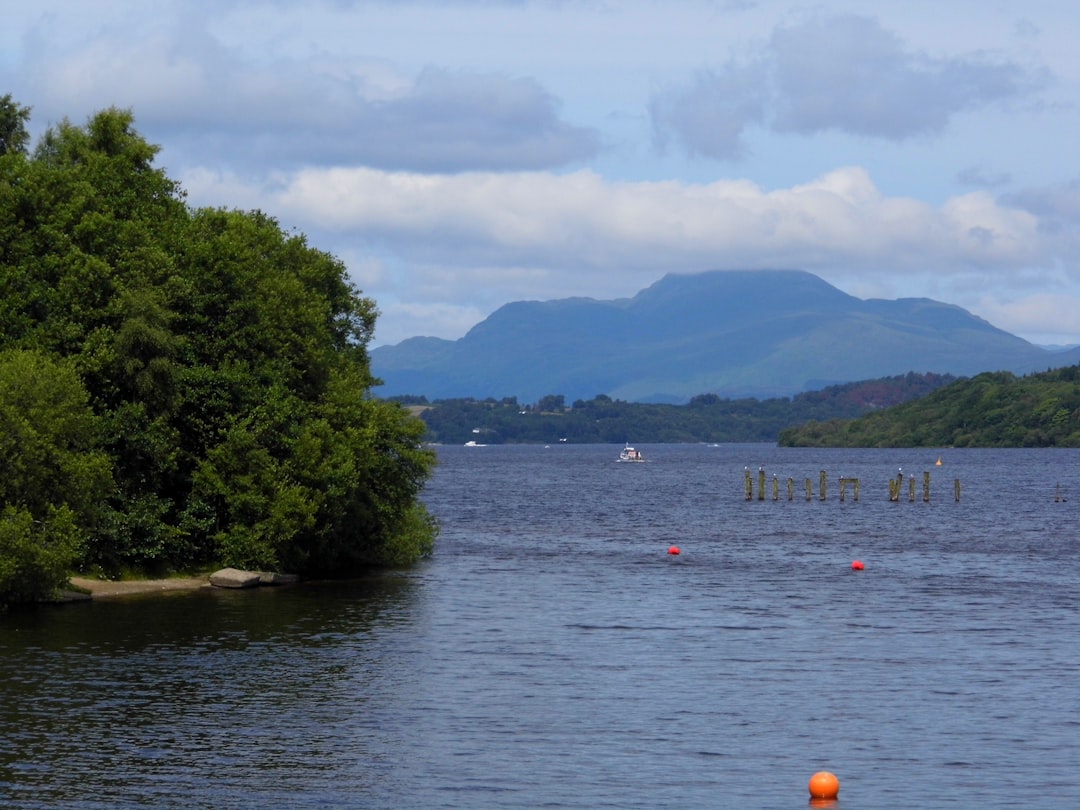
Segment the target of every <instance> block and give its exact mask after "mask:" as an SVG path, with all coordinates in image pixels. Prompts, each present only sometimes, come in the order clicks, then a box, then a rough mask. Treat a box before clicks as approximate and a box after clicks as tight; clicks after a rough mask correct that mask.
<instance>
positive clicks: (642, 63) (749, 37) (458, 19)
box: [0, 0, 1080, 345]
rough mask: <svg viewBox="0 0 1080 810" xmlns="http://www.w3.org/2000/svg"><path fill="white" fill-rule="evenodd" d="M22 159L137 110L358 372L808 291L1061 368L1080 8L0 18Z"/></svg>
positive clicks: (1079, 156) (336, 10)
mask: <svg viewBox="0 0 1080 810" xmlns="http://www.w3.org/2000/svg"><path fill="white" fill-rule="evenodd" d="M0 20H3V24H2V25H0V95H3V94H5V93H10V94H11V95H12V96H13V98H14V100H15V101H16V102H17V103H19V104H22V105H24V106H27V107H30V108H31V110H32V112H31V116H32V117H31V134H32V135H33V136H34V137H35V138H36V137H38V136H40V134H41V133H42V132H44V131H45V130H46V128H47V127H49V126H51V125H55V124H56V123H58V122H60V121H61V120H64V119H67V120H69V121H72V122H74V123H84V122H85V121H86V120H87V118H88V117H89V116H91V115H92V114H93V113H95V112H98V111H100V110H103V109H106V108H109V107H120V108H124V109H130V110H131V111H132V113H133V115H134V117H135V128H136V129H137V130H138V131H139V133H140V134H142V135H143V137H145V138H146V139H147V140H148V141H150V142H151V143H154V144H157V145H158V146H159V147H160V152H159V154H158V159H157V165H158V166H159V167H161V168H163V169H164V170H165V171H166V173H167V174H168V175H169V176H170V177H171V178H173V179H175V180H178V181H179V182H180V183H181V185H182V186H183V188H184V189H185V191H186V193H187V199H188V202H189V203H190V204H191V205H193V206H200V207H201V206H211V207H221V208H229V209H242V210H254V209H258V210H261V211H263V212H265V213H267V214H269V215H271V216H273V217H274V218H275V219H276V220H277V221H278V223H279V224H280V225H281V227H282V228H283V229H284V230H286V231H288V232H295V233H300V234H304V235H305V236H306V238H307V240H308V242H309V244H310V245H311V246H313V247H316V248H318V249H320V250H324V251H327V252H329V253H332V254H333V255H335V256H337V257H338V258H339V259H341V261H342V262H343V263H344V264H345V266H346V267H347V269H348V273H349V276H350V278H351V280H352V281H353V282H354V283H355V284H356V285H357V287H358V288H359V289H360V290H361V291H362V292H363V294H364V295H366V296H368V297H370V298H372V299H374V300H375V302H376V304H377V307H378V309H379V312H380V315H379V319H378V322H377V326H376V332H375V339H374V341H373V344H372V345H382V344H394V343H398V342H400V341H401V340H404V339H406V338H409V337H414V336H418V335H431V336H435V337H442V338H449V339H455V338H459V337H461V336H462V335H464V334H465V333H466V332H467V331H468V330H469V329H470V328H471V327H473V326H475V325H476V324H477V323H479V322H480V321H481V320H483V319H484V318H486V317H487V316H488V315H490V314H491V313H492V312H493V311H495V310H496V309H497V308H498V307H500V306H501V305H503V304H505V303H508V302H511V301H518V300H550V299H557V298H567V297H572V296H587V297H591V298H598V299H612V298H625V297H630V296H633V295H634V294H636V293H637V292H638V291H639V290H641V289H643V288H645V287H647V286H649V285H650V284H652V283H654V282H656V281H658V280H659V279H660V278H662V277H663V276H664V275H666V274H668V273H696V272H702V271H707V270H746V269H770V268H780V269H800V270H807V271H809V272H811V273H814V274H816V275H818V276H820V277H821V278H823V279H825V280H826V281H827V282H829V283H830V284H833V285H835V286H836V287H838V288H840V289H841V290H843V291H845V292H847V293H850V294H851V295H855V296H858V297H859V298H898V297H926V298H933V299H936V300H939V301H944V302H947V303H951V304H956V305H958V306H961V307H963V308H964V309H967V310H968V311H970V312H972V313H974V314H976V315H978V316H980V317H982V318H984V319H985V320H987V321H989V322H990V323H992V324H994V325H995V326H998V327H1000V328H1002V329H1004V330H1006V331H1009V332H1011V333H1013V334H1016V335H1019V336H1021V337H1024V338H1026V339H1028V340H1030V341H1032V342H1035V343H1040V344H1060V345H1068V344H1080V138H1078V134H1080V50H1078V49H1077V48H1076V43H1077V42H1078V41H1080V6H1077V5H1076V3H1075V0H1026V2H1024V3H1018V2H1015V0H948V2H942V0H821V1H820V2H812V3H802V2H786V1H785V0H776V1H774V0H760V1H758V2H755V0H625V2H616V0H443V1H442V2H437V0H392V1H391V0H385V1H384V0H321V1H320V0H308V1H307V2H292V1H291V0H175V1H174V2H170V1H169V0H36V2H35V3H32V4H31V3H26V2H25V1H24V0H0Z"/></svg>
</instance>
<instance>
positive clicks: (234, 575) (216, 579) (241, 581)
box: [210, 568, 262, 588]
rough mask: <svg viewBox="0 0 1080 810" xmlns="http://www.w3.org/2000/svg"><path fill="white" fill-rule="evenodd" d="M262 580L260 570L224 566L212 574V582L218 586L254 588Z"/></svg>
mask: <svg viewBox="0 0 1080 810" xmlns="http://www.w3.org/2000/svg"><path fill="white" fill-rule="evenodd" d="M261 581H262V575H261V574H259V572H258V571H241V570H239V569H237V568H222V569H221V570H220V571H215V572H214V573H213V574H211V575H210V584H211V585H213V586H214V587H216V588H254V587H256V586H258V585H259V584H260V582H261Z"/></svg>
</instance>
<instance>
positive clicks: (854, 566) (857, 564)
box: [851, 560, 863, 571]
mask: <svg viewBox="0 0 1080 810" xmlns="http://www.w3.org/2000/svg"><path fill="white" fill-rule="evenodd" d="M851 570H852V571H862V570H863V564H862V560H855V562H853V563H852V564H851Z"/></svg>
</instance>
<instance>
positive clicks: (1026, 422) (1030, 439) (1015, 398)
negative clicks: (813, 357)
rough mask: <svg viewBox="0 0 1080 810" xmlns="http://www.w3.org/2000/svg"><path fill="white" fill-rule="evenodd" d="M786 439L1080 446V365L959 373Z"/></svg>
mask: <svg viewBox="0 0 1080 810" xmlns="http://www.w3.org/2000/svg"><path fill="white" fill-rule="evenodd" d="M780 444H781V445H783V446H786V447H1080V366H1069V367H1067V368H1061V369H1054V370H1052V371H1047V372H1044V373H1040V374H1029V375H1026V376H1023V377H1017V376H1016V375H1014V374H1010V373H1008V372H997V373H987V374H979V375H977V376H975V377H972V378H970V379H964V380H959V381H957V382H955V383H953V384H952V385H949V386H946V387H945V388H942V389H940V390H939V391H936V392H934V393H932V394H930V395H928V396H926V397H925V398H923V399H920V400H917V401H914V402H908V403H906V404H903V405H898V406H896V407H895V408H890V409H888V410H884V411H880V412H877V413H872V414H867V415H866V416H862V417H860V418H857V419H851V420H832V421H828V422H812V423H810V424H806V425H802V426H799V427H792V428H790V429H788V430H785V431H783V432H782V433H781V434H780Z"/></svg>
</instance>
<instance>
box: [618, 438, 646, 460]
mask: <svg viewBox="0 0 1080 810" xmlns="http://www.w3.org/2000/svg"><path fill="white" fill-rule="evenodd" d="M644 460H645V456H643V455H641V451H640V450H636V449H634V448H633V447H631V446H630V444H629V442H628V443H627V445H626V447H624V448H623V449H622V452H621V453H619V461H644Z"/></svg>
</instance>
